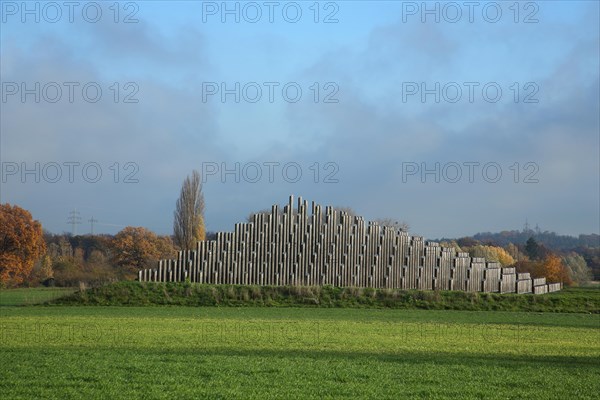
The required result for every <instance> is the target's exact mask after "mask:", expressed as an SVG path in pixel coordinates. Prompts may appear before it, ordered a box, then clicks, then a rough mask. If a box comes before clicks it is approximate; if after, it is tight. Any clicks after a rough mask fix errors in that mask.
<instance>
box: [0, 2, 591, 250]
mask: <svg viewBox="0 0 600 400" xmlns="http://www.w3.org/2000/svg"><path fill="white" fill-rule="evenodd" d="M249 3H250V5H248V4H249ZM476 3H477V5H476V6H475V8H474V13H473V21H472V22H471V21H469V15H468V14H469V10H468V8H467V6H465V3H464V2H454V3H452V2H427V5H426V7H428V8H429V9H434V8H435V7H438V9H439V10H440V14H439V22H437V21H436V20H435V15H432V14H426V15H422V11H423V9H422V6H423V4H424V3H422V2H400V1H397V2H392V1H386V2H377V1H369V2H367V1H339V2H318V3H317V5H318V9H319V15H318V20H319V22H318V23H315V22H314V18H315V14H314V13H315V9H316V8H315V2H313V1H308V2H295V3H294V2H275V4H276V7H275V11H274V14H273V18H274V21H273V22H272V23H271V22H269V20H268V12H269V9H268V7H267V6H265V5H264V4H265V3H264V2H255V3H252V2H237V3H236V2H228V3H227V4H228V5H227V6H228V7H231V8H234V7H236V4H237V7H239V9H240V22H239V23H236V21H235V20H234V16H232V15H227V16H226V17H227V19H226V21H225V22H222V20H221V11H222V6H223V3H222V2H199V1H197V2H195V1H180V2H177V1H176V2H163V1H138V2H120V3H119V14H118V16H117V21H118V22H115V8H114V6H113V4H114V2H99V3H98V4H99V7H100V9H101V11H102V14H101V16H100V17H98V21H97V22H95V23H92V22H89V21H87V20H86V19H85V18H84V15H82V13H81V10H82V9H84V8H85V9H86V10H88V14H86V15H85V16H86V17H87V18H88V20H92V19H93V18H94V17H95V14H94V11H95V8H94V4H91V3H89V2H78V3H77V8H76V9H75V11H74V14H73V18H74V20H73V22H70V21H69V16H68V10H67V9H66V8H64V6H60V4H62V2H58V3H54V4H59V7H61V13H62V14H61V17H60V18H59V17H57V14H55V10H54V9H53V8H52V7H53V6H52V5H50V6H49V5H48V4H49V3H48V2H28V3H27V4H28V7H30V9H34V10H35V7H38V8H37V9H39V12H40V14H39V22H36V21H35V17H36V16H35V15H34V14H26V13H25V12H24V10H23V9H22V4H23V3H21V2H6V1H3V2H2V3H1V4H2V6H1V7H2V8H1V11H2V23H1V38H0V44H1V65H0V73H1V81H2V102H1V103H0V105H1V107H2V110H1V111H0V117H1V121H0V128H1V133H2V135H1V139H0V159H1V160H0V161H1V162H2V177H1V182H0V184H1V189H0V201H1V202H2V203H5V202H8V203H13V204H17V205H19V206H21V207H24V208H26V209H28V210H30V211H31V212H32V214H33V215H34V217H35V218H36V219H39V220H40V221H41V222H42V224H43V226H44V227H45V228H46V229H48V230H50V231H53V232H63V231H70V229H71V227H70V226H69V225H68V224H67V223H66V221H67V217H68V215H69V212H70V211H72V210H74V209H77V210H78V211H79V212H80V214H81V217H82V221H83V222H84V223H83V224H82V225H80V226H79V227H78V232H80V233H87V232H89V230H90V224H89V222H87V220H88V219H90V218H91V217H92V216H93V217H94V218H96V219H97V220H98V221H99V222H98V223H97V225H96V227H95V231H96V232H106V233H116V232H117V231H118V230H119V229H121V227H124V226H128V225H133V226H145V227H147V228H149V229H152V230H154V231H156V232H158V233H161V234H170V233H171V230H172V214H173V210H174V206H175V201H176V199H177V197H178V194H179V193H178V192H179V188H180V186H181V182H182V181H183V179H184V178H185V176H186V175H187V174H189V173H190V172H191V171H192V170H193V169H197V170H199V171H205V172H206V171H207V168H211V167H212V166H215V165H216V166H218V168H219V170H221V169H222V167H223V166H224V167H226V168H228V169H235V166H236V165H239V173H237V179H236V173H232V174H229V175H225V176H224V177H220V176H218V174H217V175H207V176H206V182H205V184H204V195H205V199H206V222H207V228H208V230H210V231H218V230H230V229H232V227H233V224H234V223H235V222H238V221H241V220H244V219H245V218H246V216H247V215H248V214H249V213H250V212H252V211H256V210H260V209H265V208H269V207H270V205H271V204H274V203H278V204H282V203H285V202H286V201H287V197H288V195H290V194H295V195H301V196H303V197H304V198H306V199H309V200H315V201H317V202H318V203H320V204H324V205H337V206H346V207H351V208H353V209H354V210H356V211H357V212H358V213H359V214H361V215H364V216H365V217H367V218H369V219H373V218H383V217H390V218H396V219H399V220H403V221H406V222H408V223H409V225H410V226H411V232H412V233H414V234H419V235H424V236H426V237H431V238H435V237H442V236H445V237H451V236H461V235H470V234H474V233H476V232H480V231H499V230H505V229H519V228H521V227H522V226H523V223H524V222H525V219H528V220H529V222H530V223H533V224H535V223H538V224H539V225H540V227H541V228H542V229H543V230H546V229H547V230H553V231H556V232H559V233H564V234H573V235H576V234H579V233H592V232H595V233H598V232H599V229H600V228H599V224H600V211H599V209H600V198H599V196H600V187H599V185H600V183H599V180H600V179H599V178H600V177H599V172H598V171H599V169H600V160H599V157H600V156H599V152H600V150H599V148H600V143H599V135H600V127H599V118H600V116H599V115H600V102H599V92H600V88H599V70H600V65H599V64H600V62H599V57H600V55H599V48H600V45H599V26H598V21H599V16H600V15H599V6H598V2H595V1H582V2H577V1H568V2H567V1H564V2H563V1H543V2H542V1H539V2H519V3H516V6H515V2H512V1H509V2H476ZM90 4H91V5H90ZM456 5H457V6H458V8H456V7H455V6H456ZM257 7H258V9H260V10H261V12H262V18H261V19H260V20H259V21H258V22H257V23H251V22H248V21H246V20H245V19H244V17H245V16H246V17H247V18H253V16H254V14H253V12H254V10H256V9H257ZM283 8H286V9H287V10H288V11H289V14H287V15H286V16H287V17H288V19H289V18H293V17H294V16H295V10H296V9H300V10H301V11H302V16H301V17H300V18H299V21H298V22H296V23H291V22H288V21H286V19H285V16H284V15H283V14H282V11H281V10H282V9H283ZM215 9H216V10H217V12H216V14H215V15H212V14H210V15H208V14H203V12H206V11H208V10H215ZM244 9H245V10H247V11H248V14H243V10H244ZM457 9H459V10H460V12H461V13H462V14H461V17H460V18H459V17H457V14H455V11H456V10H457ZM484 9H485V10H487V14H484V13H483V10H484ZM203 10H204V11H203ZM497 10H500V12H501V14H496V11H497ZM517 10H518V15H517V14H515V13H516V11H517ZM131 12H134V15H133V18H135V19H136V20H137V22H133V23H125V22H124V19H125V17H126V15H128V14H129V13H131ZM327 15H331V18H333V19H337V22H334V23H324V19H325V17H326V16H327ZM422 17H424V18H425V21H424V22H423V20H422ZM23 18H25V22H23V21H22V19H23ZM515 18H516V20H517V22H515ZM53 19H56V20H57V21H56V22H52V20H53ZM203 19H204V20H205V22H203ZM453 19H456V22H452V20H453ZM494 19H496V22H492V21H494ZM526 21H528V23H526ZM535 21H537V22H535ZM36 82H39V83H40V89H39V90H37V89H36V87H35V83H36ZM68 82H74V83H73V84H72V85H75V86H73V87H74V92H73V102H70V101H69V100H68V86H66V85H67V84H68ZM65 83H67V84H65ZM90 83H92V85H90ZM115 83H116V86H115ZM236 83H239V88H240V89H239V91H238V93H237V94H238V95H239V96H240V101H239V102H236V101H235V94H229V95H227V96H226V97H225V101H224V102H223V101H222V98H221V96H220V91H221V89H222V87H223V86H224V87H225V88H228V89H230V90H231V89H234V88H235V87H236ZM86 84H87V85H88V86H91V88H92V89H91V90H92V92H89V93H91V96H92V97H93V94H94V93H93V90H94V88H95V87H100V89H101V90H102V97H101V99H100V100H98V101H97V102H90V101H88V100H89V99H90V98H89V97H88V100H86V98H84V96H83V94H82V91H81V88H82V87H83V86H84V85H86ZM22 85H25V87H26V88H29V89H32V90H33V92H34V93H30V94H28V95H25V97H24V99H23V98H22V91H21V89H22V88H23V87H22ZM211 85H216V86H211ZM222 85H223V86H222ZM268 85H271V86H268ZM286 85H287V87H288V90H289V91H288V92H287V94H288V97H287V98H286V97H285V95H284V94H283V93H282V88H283V87H284V86H286ZM315 85H316V86H315ZM436 85H437V86H436ZM56 86H59V87H60V88H61V90H62V93H61V94H62V96H61V97H60V98H59V100H57V101H56V102H51V101H49V100H52V99H54V98H55V97H56V95H55V89H56V88H55V87H56ZM44 87H46V89H44ZM211 87H212V88H214V87H216V88H218V90H219V92H218V93H216V94H214V95H209V94H207V92H206V91H207V90H208V89H209V88H211ZM244 87H246V89H247V92H244ZM256 87H259V88H260V89H261V91H262V97H261V98H260V100H258V101H256V102H251V101H249V99H250V100H251V99H254V98H255V95H256V92H255V90H256ZM269 87H273V88H274V89H273V90H274V92H273V94H274V97H273V101H272V102H270V101H269V100H268V97H269V96H268V90H269ZM484 87H486V88H487V89H486V90H487V92H485V94H484V93H483V92H482V89H483V88H484ZM117 88H118V97H117V101H116V102H115V95H116V91H117ZM296 88H300V90H301V91H302V96H301V98H300V99H299V100H298V101H297V102H292V101H291V100H292V99H293V97H294V93H295V92H294V90H296ZM317 88H318V95H317ZM415 88H417V92H416V93H412V94H411V92H410V90H415ZM457 88H459V89H460V90H461V97H460V98H459V97H457V96H458V92H457V91H456V90H457ZM470 88H473V92H472V93H473V98H472V101H469V90H470ZM498 88H499V89H500V90H501V94H500V95H499V96H498V92H497V89H498ZM423 89H424V90H429V91H430V92H428V93H429V94H426V95H425V97H422V90H423ZM44 90H47V91H46V92H44ZM36 91H37V94H38V95H39V96H40V101H39V102H36V101H35V96H36V93H35V92H36ZM234 91H235V90H234ZM290 93H291V94H290ZM127 95H130V97H129V99H130V100H132V99H133V100H137V102H136V103H128V102H125V101H124V100H125V99H126V98H127V97H126V96H127ZM315 96H317V97H316V100H317V101H316V102H315ZM328 96H329V97H328ZM436 96H437V97H439V102H436ZM486 96H487V97H486ZM326 99H328V100H337V101H336V102H325V100H326ZM457 99H458V100H457ZM454 100H456V101H454ZM36 163H38V164H36ZM69 163H79V164H69ZM128 163H129V164H128ZM36 165H39V169H36V168H38V167H37V166H36ZM57 165H58V166H59V167H60V171H61V175H60V177H57V176H56V174H55V171H56V170H57V169H56V166H57ZM69 165H72V166H73V168H74V169H73V171H74V175H73V179H72V180H73V182H70V181H69V177H68V172H69V167H68V166H69ZM257 165H258V166H259V167H260V168H261V173H262V176H261V178H260V179H257V180H258V181H257V182H252V180H253V178H254V176H255V171H256V166H257ZM269 165H270V166H272V167H273V168H274V172H275V175H274V178H273V180H272V182H271V181H270V180H269V179H268V173H269ZM284 165H285V166H287V168H288V169H287V171H288V172H289V173H290V174H289V175H286V176H283V175H282V169H283V168H282V167H283V166H284ZM83 166H87V169H86V171H87V175H85V176H84V175H83V174H82V169H83ZM457 166H458V167H459V168H460V172H461V173H462V175H461V177H460V179H455V178H457V175H456V171H457V168H456V167H457ZM469 166H472V168H473V172H474V175H473V179H472V182H471V181H470V180H469V178H468V174H469V171H470V170H469V168H470V167H469ZM484 166H486V172H487V174H485V175H484V174H483V172H482V170H483V167H484ZM415 167H417V168H418V170H417V171H415V170H414V168H415ZM24 168H27V169H29V170H32V172H30V173H28V174H25V175H24V176H23V175H22V172H23V169H24ZM411 168H412V169H411ZM436 168H437V172H435V171H436ZM298 169H299V170H300V171H301V172H302V176H301V177H300V178H299V179H298V181H297V182H293V181H294V180H295V179H294V176H295V173H296V171H297V170H298ZM424 169H428V170H433V171H434V172H432V173H429V174H423V173H422V172H423V170H424ZM98 170H99V171H100V172H101V173H102V175H101V177H96V172H97V171H98ZM316 170H318V171H319V174H318V176H317V175H316V174H315V172H316ZM116 171H118V172H119V173H118V175H117V174H116ZM498 172H500V173H501V176H497V173H498ZM128 174H129V176H128ZM331 174H333V175H331ZM436 174H437V175H438V176H436ZM328 176H329V178H327V177H328ZM96 178H97V179H96ZM127 178H128V179H127ZM436 178H437V179H436ZM136 180H137V182H135V181H136ZM236 180H237V181H236ZM124 181H133V182H129V183H127V182H124ZM315 181H316V182H315ZM515 181H516V182H515Z"/></svg>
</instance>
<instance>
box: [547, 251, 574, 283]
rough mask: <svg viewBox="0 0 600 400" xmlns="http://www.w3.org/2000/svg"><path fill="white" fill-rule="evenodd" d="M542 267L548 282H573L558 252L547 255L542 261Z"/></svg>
mask: <svg viewBox="0 0 600 400" xmlns="http://www.w3.org/2000/svg"><path fill="white" fill-rule="evenodd" d="M542 268H543V269H542V273H543V275H544V276H545V277H546V280H547V281H548V282H562V283H564V284H565V285H571V284H572V283H573V281H572V280H571V277H570V276H569V270H568V268H567V267H566V266H565V265H564V264H563V263H562V260H561V259H560V257H559V256H557V255H556V254H550V255H549V256H547V257H546V258H545V259H544V261H543V263H542Z"/></svg>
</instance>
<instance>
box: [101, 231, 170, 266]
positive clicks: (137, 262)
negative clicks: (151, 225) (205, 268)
mask: <svg viewBox="0 0 600 400" xmlns="http://www.w3.org/2000/svg"><path fill="white" fill-rule="evenodd" d="M112 251H113V257H114V260H115V262H116V263H117V264H118V265H119V266H121V267H123V268H124V269H126V270H128V271H129V272H135V271H138V270H140V269H143V268H148V267H150V266H153V265H152V264H153V263H154V262H156V261H157V260H158V259H161V258H173V257H174V256H175V253H176V252H175V247H174V246H173V242H172V241H171V238H169V237H168V236H158V235H156V234H155V233H154V232H152V231H150V230H148V229H146V228H142V227H133V226H128V227H126V228H124V229H123V230H122V231H120V232H119V233H117V234H116V235H115V237H114V239H113V241H112Z"/></svg>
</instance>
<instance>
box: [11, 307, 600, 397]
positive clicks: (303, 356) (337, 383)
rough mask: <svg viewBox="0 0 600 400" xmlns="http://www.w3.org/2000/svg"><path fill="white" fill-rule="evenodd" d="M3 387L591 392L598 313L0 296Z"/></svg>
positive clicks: (320, 393)
mask: <svg viewBox="0 0 600 400" xmlns="http://www.w3.org/2000/svg"><path fill="white" fill-rule="evenodd" d="M0 313H1V320H0V328H1V331H0V332H1V341H0V354H1V358H0V359H1V360H2V361H1V363H0V393H1V397H2V399H19V398H23V399H25V398H28V399H29V398H36V399H37V398H45V399H69V398H70V399H80V398H103V399H108V398H110V399H112V398H120V399H135V398H144V399H171V398H178V399H179V398H181V399H195V398H208V399H230V398H233V399H268V398H280V399H293V398H312V399H321V398H344V399H347V398H373V399H405V398H408V399H446V398H448V399H450V398H451V399H487V398H491V399H561V400H562V399H598V398H600V397H599V393H600V379H599V376H600V315H599V314H588V313H569V314H562V313H522V312H499V311H450V310H395V309H348V308H269V307H174V306H155V307H102V306H94V307H71V306H52V307H39V306H34V307H0Z"/></svg>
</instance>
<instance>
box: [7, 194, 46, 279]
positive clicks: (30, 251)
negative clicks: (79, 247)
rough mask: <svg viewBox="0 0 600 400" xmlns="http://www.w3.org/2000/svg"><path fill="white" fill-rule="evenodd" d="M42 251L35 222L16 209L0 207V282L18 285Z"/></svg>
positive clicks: (41, 242)
mask: <svg viewBox="0 0 600 400" xmlns="http://www.w3.org/2000/svg"><path fill="white" fill-rule="evenodd" d="M45 252H46V243H45V242H44V236H43V231H42V225H41V224H40V223H39V221H34V220H33V217H32V216H31V213H30V212H29V211H27V210H25V209H23V208H21V207H19V206H16V205H15V206H11V205H10V204H1V205H0V283H1V284H15V285H16V284H19V283H21V282H23V280H24V278H25V277H27V276H28V275H29V273H30V272H31V270H32V269H33V265H34V263H35V262H36V261H37V260H38V259H39V258H40V257H41V256H42V255H43V254H44V253H45Z"/></svg>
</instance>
